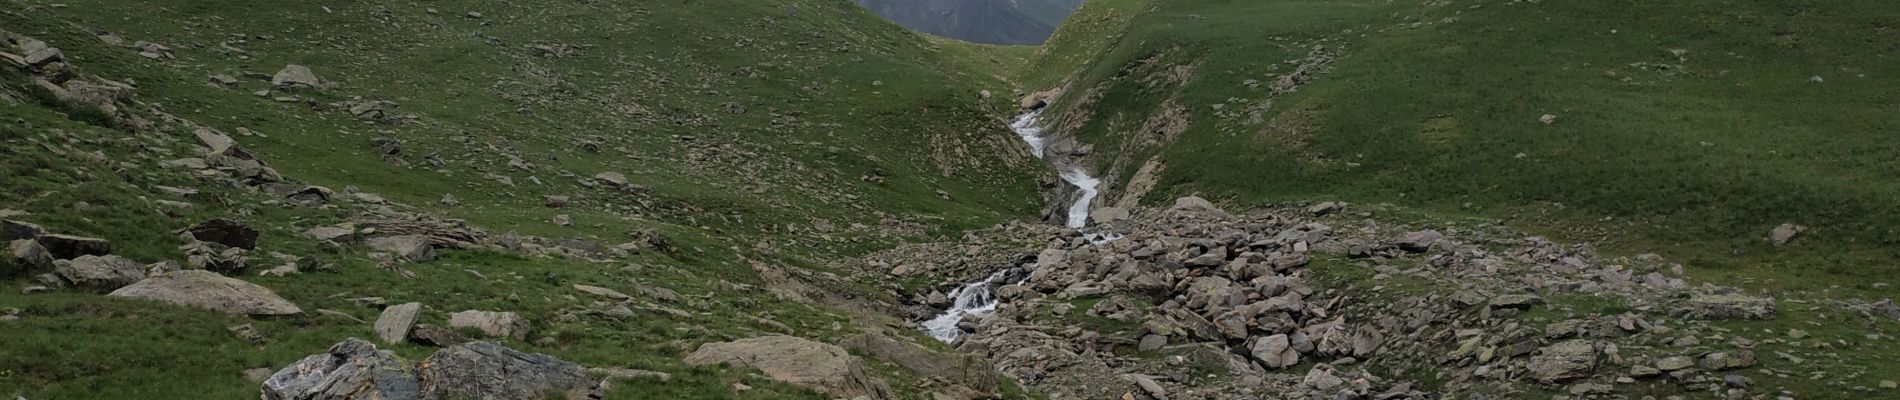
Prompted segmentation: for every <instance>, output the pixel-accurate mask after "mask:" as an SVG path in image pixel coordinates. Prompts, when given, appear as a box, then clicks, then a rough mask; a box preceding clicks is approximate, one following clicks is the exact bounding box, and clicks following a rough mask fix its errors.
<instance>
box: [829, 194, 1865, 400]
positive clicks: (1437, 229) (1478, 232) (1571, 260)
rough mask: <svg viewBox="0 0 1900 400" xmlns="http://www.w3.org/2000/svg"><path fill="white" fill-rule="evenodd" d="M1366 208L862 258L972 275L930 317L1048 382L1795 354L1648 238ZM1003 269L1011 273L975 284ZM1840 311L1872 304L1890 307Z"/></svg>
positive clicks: (1296, 392)
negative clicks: (1439, 219)
mask: <svg viewBox="0 0 1900 400" xmlns="http://www.w3.org/2000/svg"><path fill="white" fill-rule="evenodd" d="M1385 219H1387V218H1384V217H1382V216H1381V215H1379V214H1377V213H1376V211H1371V210H1365V211H1362V210H1357V209H1354V208H1351V207H1348V206H1346V205H1343V204H1337V203H1322V204H1315V205H1312V206H1310V207H1302V208H1289V209H1278V210H1265V211H1259V212H1251V213H1243V214H1232V213H1229V212H1227V211H1224V210H1222V209H1220V208H1218V207H1216V206H1215V205H1214V204H1212V203H1211V202H1208V201H1206V200H1202V199H1198V198H1183V199H1179V200H1177V201H1176V203H1175V204H1174V205H1173V206H1172V207H1168V208H1148V209H1137V210H1133V212H1132V215H1131V217H1130V218H1128V219H1125V220H1120V221H1115V222H1111V223H1106V224H1102V225H1100V226H1097V227H1096V228H1097V229H1100V230H1106V231H1114V232H1120V233H1122V234H1125V237H1124V238H1122V239H1121V240H1114V241H1098V240H1091V238H1090V237H1088V235H1087V234H1085V233H1083V232H1078V231H1077V230H1074V229H1066V228H1063V227H1058V226H1053V225H1035V224H1008V225H1003V226H999V227H997V228H994V229H990V230H988V231H983V232H974V233H972V234H970V235H966V236H965V239H964V240H963V241H962V242H958V243H949V244H945V243H936V244H928V245H913V246H907V247H904V248H899V249H894V250H891V251H886V252H881V253H876V254H872V255H869V256H867V257H865V258H864V259H863V260H862V261H863V262H864V265H865V266H867V267H869V266H905V267H904V268H899V269H891V270H889V271H901V272H902V274H904V275H907V276H916V275H923V276H926V277H931V278H933V279H939V280H940V281H941V282H942V283H941V284H940V285H939V286H937V287H938V288H939V289H926V290H925V291H922V292H917V293H907V294H906V295H907V296H908V297H909V301H910V302H911V303H912V304H915V305H916V306H915V308H912V309H913V310H917V311H920V314H918V315H912V316H911V317H912V318H919V317H922V316H924V315H928V314H922V313H921V312H932V311H931V310H941V309H943V308H942V307H947V306H952V304H951V303H953V302H955V303H960V302H962V301H963V300H962V299H960V298H961V297H962V296H961V295H962V294H963V293H965V292H963V290H965V289H955V288H961V287H965V286H966V285H967V282H964V281H963V280H964V279H967V278H968V277H970V276H985V277H991V279H988V280H985V282H986V283H985V285H983V286H984V287H985V288H986V290H987V291H988V296H991V297H993V302H991V303H987V304H986V305H984V306H983V307H982V309H983V310H984V312H978V313H969V314H967V315H965V316H964V317H963V318H962V319H961V320H959V321H957V322H956V323H954V324H943V323H941V322H937V323H933V324H932V325H931V327H930V328H931V331H932V333H933V335H934V336H936V337H938V338H939V339H944V340H947V341H949V342H950V343H951V345H952V346H953V347H955V348H956V349H957V350H958V351H961V352H965V353H968V354H972V355H976V356H979V357H981V358H984V359H987V360H988V361H989V362H991V363H993V364H994V365H995V366H996V367H997V368H998V369H999V370H1000V371H1001V372H1002V373H1003V374H1005V375H1007V376H1009V377H1013V378H1015V379H1018V380H1019V381H1021V382H1023V383H1025V384H1027V385H1028V386H1030V387H1033V388H1035V389H1037V390H1038V391H1040V392H1043V393H1046V394H1048V395H1050V396H1051V398H1069V399H1095V398H1124V399H1168V398H1206V399H1243V398H1244V399H1254V398H1328V399H1333V398H1373V399H1400V398H1479V397H1485V398H1528V397H1536V398H1548V397H1550V396H1551V395H1552V394H1562V395H1564V396H1567V397H1569V398H1615V397H1614V396H1617V394H1616V393H1625V392H1627V391H1635V390H1641V391H1645V392H1663V393H1669V392H1680V393H1695V392H1701V393H1709V392H1714V393H1720V394H1722V395H1723V396H1740V397H1751V396H1759V395H1764V394H1768V393H1774V390H1775V388H1769V387H1751V386H1750V385H1749V382H1750V379H1751V378H1749V376H1754V375H1758V374H1777V373H1788V372H1791V370H1790V369H1791V368H1796V367H1795V366H1794V365H1792V364H1790V363H1789V362H1788V361H1787V360H1790V358H1789V357H1794V358H1793V359H1801V358H1814V357H1816V355H1812V354H1791V353H1787V352H1777V354H1774V355H1772V356H1771V355H1770V354H1767V353H1762V352H1758V351H1757V350H1755V349H1754V347H1753V346H1755V344H1758V343H1763V342H1764V341H1768V342H1772V341H1775V340H1779V339H1775V338H1768V339H1763V338H1755V339H1749V338H1745V337H1744V336H1748V335H1742V334H1736V333H1731V332H1728V331H1727V330H1726V329H1725V328H1723V327H1722V326H1721V325H1722V324H1724V323H1725V322H1724V321H1749V320H1754V321H1761V320H1772V319H1774V318H1777V309H1776V308H1777V306H1776V301H1775V299H1773V298H1770V297H1766V296H1763V295H1760V294H1758V293H1750V292H1748V291H1745V290H1741V289H1737V288H1730V287H1720V286H1714V285H1708V284H1691V283H1690V282H1688V281H1687V280H1686V279H1685V278H1684V277H1683V276H1682V267H1681V266H1680V265H1677V264H1674V263H1671V262H1669V261H1668V260H1665V259H1663V258H1661V257H1658V256H1654V255H1643V256H1639V257H1611V256H1605V255H1600V254H1597V253H1596V251H1595V250H1594V249H1592V248H1591V247H1590V246H1588V245H1566V244H1560V243H1557V242H1554V241H1551V240H1548V239H1544V238H1541V237H1536V236H1532V235H1527V234H1524V233H1522V232H1518V231H1516V230H1514V229H1512V228H1509V227H1505V226H1500V225H1496V224H1490V223H1456V224H1453V223H1446V224H1435V225H1432V226H1419V225H1404V224H1393V223H1388V222H1384V221H1383V220H1385ZM1002 270H1015V271H1023V273H1024V275H1023V277H1022V279H1021V281H1020V282H1010V283H996V282H995V280H996V278H994V276H993V275H990V274H992V273H994V272H993V271H1002ZM872 272H873V273H876V272H877V271H872ZM885 273H890V272H888V271H887V272H885ZM966 289H967V288H966ZM946 291H948V292H950V293H948V294H946V293H945V292H946ZM1850 307H1854V308H1858V309H1862V310H1861V312H1862V313H1863V314H1865V315H1868V316H1869V317H1868V318H1881V317H1880V315H1882V311H1881V310H1882V309H1883V307H1884V308H1892V307H1893V306H1892V305H1891V304H1888V303H1862V304H1857V305H1852V306H1850ZM920 319H921V318H920ZM951 327H954V331H948V330H949V329H951ZM1782 334H1783V333H1781V332H1772V333H1770V336H1779V335H1782ZM1710 338H1727V339H1720V340H1712V339H1710ZM1499 396H1501V397H1499Z"/></svg>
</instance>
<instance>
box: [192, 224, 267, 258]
mask: <svg viewBox="0 0 1900 400" xmlns="http://www.w3.org/2000/svg"><path fill="white" fill-rule="evenodd" d="M186 231H187V232H190V233H191V237H193V238H196V239H198V240H200V241H205V242H211V243H217V244H221V245H225V246H230V247H236V248H240V249H245V250H256V249H257V230H256V229H251V227H249V226H244V224H241V223H238V222H237V221H232V220H228V219H224V218H214V219H212V220H210V221H205V222H204V223H200V224H198V225H194V226H192V227H191V228H190V229H187V230H186Z"/></svg>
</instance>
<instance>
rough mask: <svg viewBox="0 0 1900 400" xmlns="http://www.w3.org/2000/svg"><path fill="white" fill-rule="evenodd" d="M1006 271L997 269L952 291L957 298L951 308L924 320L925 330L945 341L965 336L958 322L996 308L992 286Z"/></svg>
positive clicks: (948, 341) (953, 340)
mask: <svg viewBox="0 0 1900 400" xmlns="http://www.w3.org/2000/svg"><path fill="white" fill-rule="evenodd" d="M1006 272H1008V271H996V273H994V274H990V277H989V278H984V279H983V280H981V281H976V282H971V283H970V284H968V285H964V286H963V287H961V288H957V290H953V291H950V297H951V298H955V299H956V300H955V302H954V303H951V304H950V310H948V311H944V312H943V315H938V316H937V317H936V318H932V319H930V320H929V321H924V332H926V333H929V334H930V336H931V337H934V338H937V340H942V341H943V342H944V343H950V342H955V341H956V340H957V338H958V337H961V336H963V330H962V329H958V328H957V323H958V322H963V318H964V317H967V316H976V315H983V314H986V313H989V312H990V311H994V310H996V293H995V292H992V291H991V290H990V287H991V286H993V285H995V284H996V281H998V280H1001V279H1003V274H1004V273H1006Z"/></svg>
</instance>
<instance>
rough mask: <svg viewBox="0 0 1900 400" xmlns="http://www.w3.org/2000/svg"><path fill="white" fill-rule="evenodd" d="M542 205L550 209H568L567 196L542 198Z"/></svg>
mask: <svg viewBox="0 0 1900 400" xmlns="http://www.w3.org/2000/svg"><path fill="white" fill-rule="evenodd" d="M541 204H542V205H546V206H548V208H567V205H568V204H569V201H568V199H567V196H541Z"/></svg>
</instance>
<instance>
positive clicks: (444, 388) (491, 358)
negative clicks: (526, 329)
mask: <svg viewBox="0 0 1900 400" xmlns="http://www.w3.org/2000/svg"><path fill="white" fill-rule="evenodd" d="M416 370H417V375H418V377H419V378H420V380H421V381H422V394H423V398H424V399H443V400H447V399H545V398H567V399H586V398H589V396H596V397H597V394H595V393H594V392H595V391H596V390H597V389H596V388H597V386H598V384H599V382H597V381H595V380H594V379H593V376H591V375H589V374H588V373H587V370H586V369H584V368H581V366H580V365H579V364H574V363H571V362H567V361H562V360H560V359H556V358H554V357H550V356H548V355H546V354H538V353H525V352H521V351H516V350H514V349H510V348H507V347H504V346H502V345H499V344H494V343H489V342H475V343H468V344H462V345H457V346H454V347H450V348H446V349H442V350H440V351H436V352H435V355H432V356H429V358H428V359H425V360H422V363H420V364H417V366H416Z"/></svg>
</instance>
